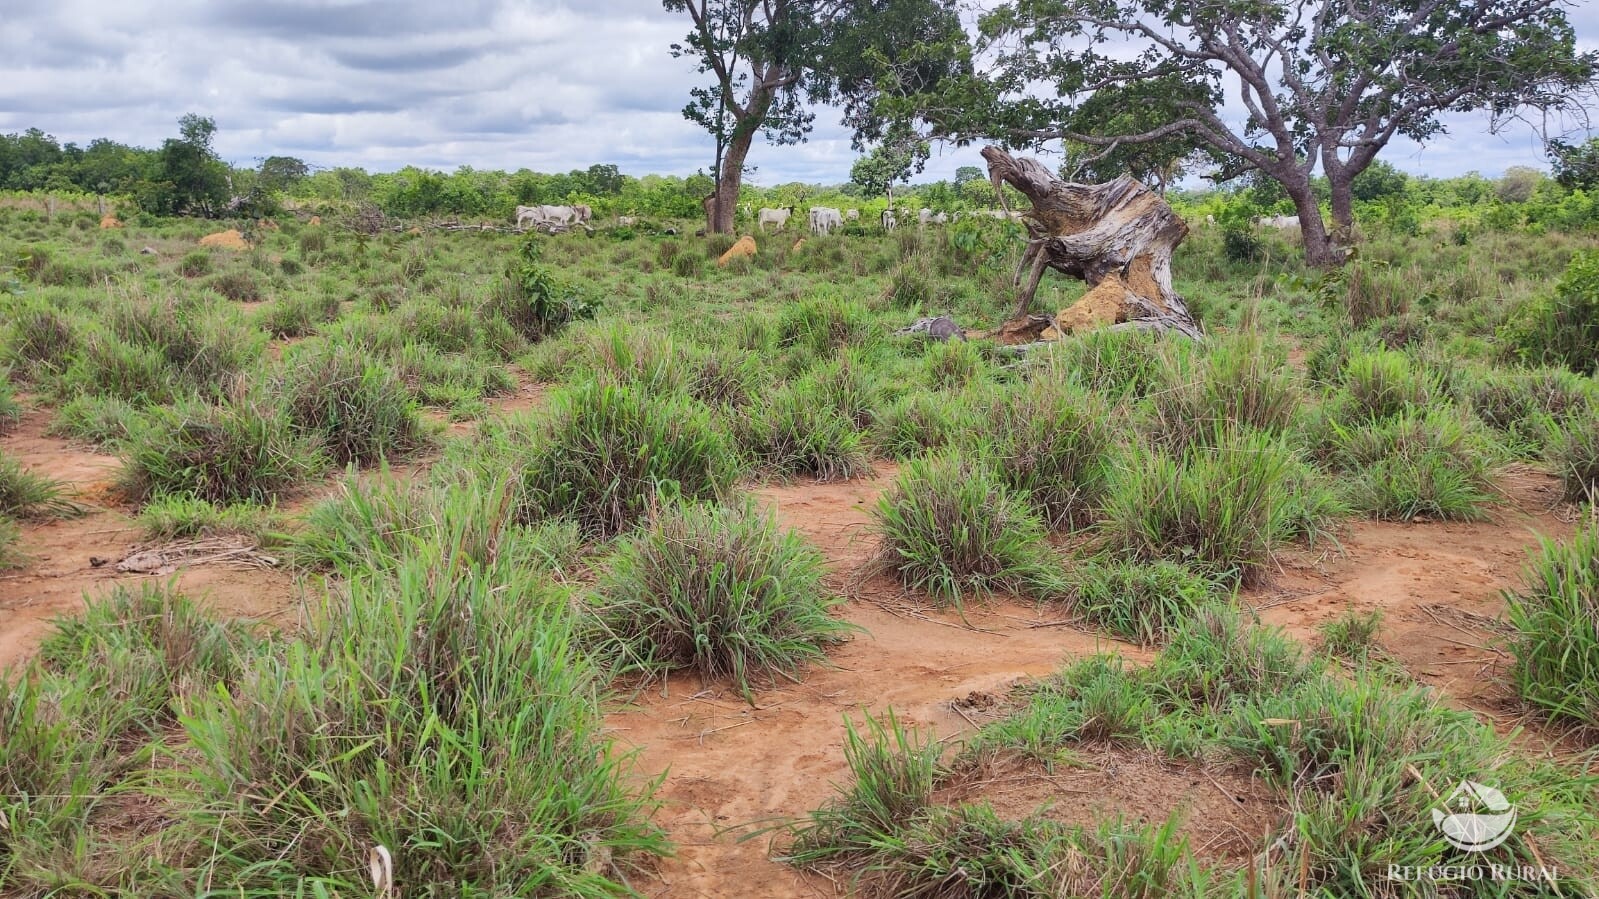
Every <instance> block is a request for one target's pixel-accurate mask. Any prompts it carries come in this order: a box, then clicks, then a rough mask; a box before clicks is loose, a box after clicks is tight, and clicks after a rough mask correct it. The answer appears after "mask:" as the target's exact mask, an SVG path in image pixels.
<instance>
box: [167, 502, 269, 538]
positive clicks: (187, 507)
mask: <svg viewBox="0 0 1599 899" xmlns="http://www.w3.org/2000/svg"><path fill="white" fill-rule="evenodd" d="M138 521H139V529H140V530H141V531H143V532H144V536H145V537H146V538H148V539H150V540H187V539H191V538H196V537H216V536H221V535H224V534H243V535H245V536H248V537H252V538H254V539H256V540H264V539H266V537H267V535H268V533H269V532H270V531H271V530H272V529H273V528H275V527H277V526H278V525H279V524H280V523H281V520H280V518H279V516H278V514H277V512H276V510H274V509H271V508H268V507H266V506H253V505H248V504H246V505H236V506H218V505H215V504H213V503H209V502H206V501H205V500H203V499H195V498H194V497H192V496H162V497H158V498H156V499H153V500H151V501H150V502H148V503H145V506H144V508H142V509H140V510H139V517H138Z"/></svg>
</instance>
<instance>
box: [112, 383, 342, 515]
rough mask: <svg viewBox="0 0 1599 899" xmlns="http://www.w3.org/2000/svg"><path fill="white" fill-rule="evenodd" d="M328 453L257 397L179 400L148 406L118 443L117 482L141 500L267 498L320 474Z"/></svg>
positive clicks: (216, 500)
mask: <svg viewBox="0 0 1599 899" xmlns="http://www.w3.org/2000/svg"><path fill="white" fill-rule="evenodd" d="M326 466H327V457H326V456H325V455H323V452H322V449H321V448H320V447H319V446H318V445H317V444H316V443H315V442H314V441H312V440H310V439H307V438H304V437H300V436H298V435H297V434H295V433H294V431H293V429H292V428H291V426H290V425H289V421H288V419H287V418H285V417H284V415H283V414H282V412H281V410H279V409H277V408H274V407H272V406H270V405H268V404H266V403H263V402H261V401H259V400H250V399H246V400H243V401H240V402H237V403H229V404H227V405H221V406H211V405H206V404H203V403H198V402H193V401H184V402H182V403H179V404H178V405H177V406H175V407H167V408H160V409H155V410H152V411H151V413H150V415H149V416H148V417H147V418H146V419H145V420H144V421H143V422H141V423H140V425H139V427H138V430H137V431H135V432H134V434H133V436H132V437H130V438H129V439H128V441H127V442H126V443H125V444H124V445H123V447H122V474H121V477H120V481H121V485H122V487H123V489H124V490H126V491H127V492H128V493H129V495H131V496H132V497H133V498H134V499H135V500H137V501H139V502H144V501H146V500H150V499H154V498H156V497H159V496H164V495H180V496H192V497H195V498H198V499H203V500H206V501H208V502H212V503H234V502H254V503H265V502H270V501H272V500H273V499H275V498H277V497H278V496H279V495H280V494H281V493H283V492H284V491H285V490H288V489H289V488H291V487H294V486H296V485H298V484H300V483H302V482H303V481H305V480H306V479H308V478H310V477H312V476H314V475H316V474H319V473H320V472H322V471H323V470H324V469H325V468H326Z"/></svg>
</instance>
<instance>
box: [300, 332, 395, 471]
mask: <svg viewBox="0 0 1599 899" xmlns="http://www.w3.org/2000/svg"><path fill="white" fill-rule="evenodd" d="M275 391H276V392H277V394H278V396H280V397H281V399H282V402H283V409H284V413H285V414H286V415H287V416H288V419H289V423H290V425H292V426H293V428H294V430H295V431H296V432H298V433H300V434H303V435H306V436H309V437H312V438H314V439H316V440H318V441H320V442H321V444H322V445H323V446H324V447H326V449H327V451H328V455H329V456H331V457H332V459H333V461H334V462H335V463H336V464H338V465H347V464H349V463H351V462H355V463H357V464H361V465H369V464H371V463H373V462H376V461H378V460H380V459H383V458H386V457H395V456H401V455H404V454H406V453H409V452H412V451H414V450H416V449H417V448H418V447H420V446H421V445H422V444H423V443H425V442H426V439H427V437H426V434H425V432H424V428H423V424H422V419H421V417H420V416H419V415H418V414H417V409H416V404H415V402H414V401H413V400H412V399H411V394H410V392H409V391H408V390H407V389H406V387H405V384H404V383H403V382H401V381H400V379H399V378H398V377H396V376H395V375H394V374H393V373H392V372H391V371H390V370H389V369H388V368H387V367H386V366H382V365H379V364H377V363H375V362H373V361H371V360H370V359H368V358H366V357H364V356H362V355H360V354H357V353H354V352H351V351H349V350H348V349H345V348H343V347H337V346H332V345H323V346H320V347H317V348H315V349H313V350H312V351H311V352H308V353H303V354H296V355H295V356H294V357H293V358H292V359H291V360H290V361H289V364H288V365H287V366H286V367H285V369H284V372H283V374H282V376H281V380H280V381H279V382H278V383H277V384H276V385H275Z"/></svg>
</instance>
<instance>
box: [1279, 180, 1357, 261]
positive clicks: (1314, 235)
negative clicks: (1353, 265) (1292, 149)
mask: <svg viewBox="0 0 1599 899" xmlns="http://www.w3.org/2000/svg"><path fill="white" fill-rule="evenodd" d="M1283 187H1284V189H1286V190H1287V191H1288V196H1289V197H1290V198H1292V199H1293V201H1294V211H1295V212H1296V213H1298V214H1299V236H1300V237H1301V238H1302V239H1303V240H1304V242H1305V264H1306V265H1312V266H1315V267H1316V268H1331V267H1333V266H1335V265H1338V264H1339V263H1341V262H1343V261H1344V256H1343V254H1342V253H1340V252H1338V248H1337V247H1336V246H1335V245H1334V244H1333V240H1332V237H1331V236H1330V235H1328V233H1327V225H1326V224H1325V223H1324V222H1323V221H1322V218H1321V204H1320V203H1318V202H1316V192H1315V190H1313V189H1311V186H1310V181H1309V179H1306V180H1304V181H1301V182H1298V183H1295V184H1284V185H1283Z"/></svg>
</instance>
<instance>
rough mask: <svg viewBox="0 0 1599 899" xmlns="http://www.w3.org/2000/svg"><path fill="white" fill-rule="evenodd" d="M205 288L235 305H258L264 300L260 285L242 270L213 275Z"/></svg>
mask: <svg viewBox="0 0 1599 899" xmlns="http://www.w3.org/2000/svg"><path fill="white" fill-rule="evenodd" d="M205 286H206V287H208V288H210V289H211V290H214V291H216V292H217V293H219V294H221V295H222V296H223V297H225V298H227V299H230V300H232V301H234V302H235V303H259V302H261V301H262V300H263V299H265V298H266V297H265V295H264V294H262V293H261V283H260V282H259V281H257V280H256V279H255V276H254V275H252V274H250V273H249V272H247V271H244V270H243V269H239V270H235V271H231V272H221V273H220V274H216V275H213V276H211V278H209V279H208V280H207V281H206V282H205Z"/></svg>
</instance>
